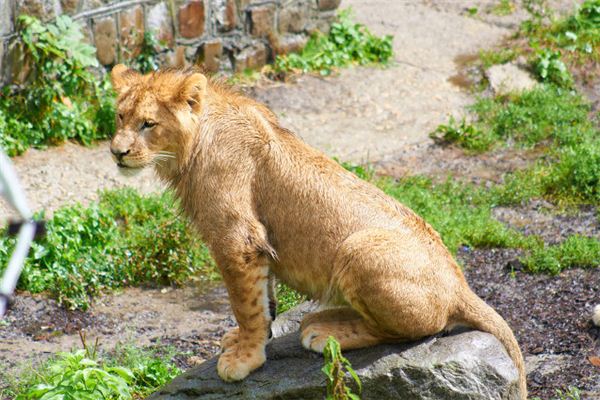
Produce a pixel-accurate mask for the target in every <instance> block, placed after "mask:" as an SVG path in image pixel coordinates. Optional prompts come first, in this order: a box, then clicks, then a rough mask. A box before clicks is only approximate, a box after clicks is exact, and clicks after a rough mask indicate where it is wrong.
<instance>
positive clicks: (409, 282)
mask: <svg viewBox="0 0 600 400" xmlns="http://www.w3.org/2000/svg"><path fill="white" fill-rule="evenodd" d="M112 81H113V85H114V87H115V89H116V91H117V93H118V105H117V108H118V121H117V122H118V123H117V132H116V133H115V136H114V138H113V139H112V142H111V145H110V150H111V152H112V153H113V155H114V159H115V161H116V163H117V165H118V166H119V167H120V168H122V169H123V170H127V171H131V170H135V169H139V168H143V167H146V166H150V165H152V166H154V168H155V169H156V172H157V174H158V175H159V176H160V177H161V178H162V179H164V180H165V181H166V182H167V183H168V184H169V185H170V186H171V187H172V188H173V190H174V191H175V193H176V194H177V196H178V197H179V199H180V200H181V204H182V207H183V209H184V211H185V213H186V214H187V216H188V217H189V218H190V220H191V221H192V222H193V224H194V226H195V227H196V228H197V230H198V231H199V232H200V234H201V235H202V238H203V239H204V240H205V241H206V243H207V245H208V246H209V247H210V249H211V252H212V255H213V257H214V259H215V260H216V262H217V264H218V266H219V268H220V270H221V273H222V275H223V280H224V282H225V285H226V286H227V290H228V292H229V299H230V302H231V307H232V309H233V312H234V314H235V318H236V320H237V322H238V325H239V328H236V329H234V330H232V331H230V332H228V333H227V334H226V335H225V336H224V337H223V340H222V348H223V353H222V354H221V356H220V358H219V362H218V373H219V375H220V376H221V378H223V379H224V380H226V381H237V380H241V379H244V378H245V377H246V376H247V375H248V374H249V373H250V372H251V371H252V370H254V369H256V368H258V367H260V366H261V365H262V364H263V363H264V362H265V359H266V357H265V344H266V342H267V339H268V336H269V327H270V324H271V315H270V313H269V292H270V285H269V276H270V274H274V275H275V276H276V277H277V278H278V279H280V280H281V281H283V282H285V283H287V284H288V285H289V286H291V287H293V288H295V289H296V290H298V291H300V292H302V293H305V294H307V295H308V296H310V297H312V298H313V299H317V300H319V301H321V302H322V303H323V304H328V305H330V306H335V308H332V309H327V310H325V311H320V312H317V313H313V314H311V315H309V316H307V317H306V318H305V319H304V321H303V324H302V328H301V329H302V332H301V336H302V344H303V345H304V347H306V348H307V349H311V350H314V351H317V352H321V351H322V350H323V347H324V345H325V342H326V340H327V337H328V336H329V335H332V336H335V337H336V338H337V339H338V341H339V342H340V344H341V346H342V348H343V349H355V348H360V347H365V346H372V345H375V344H377V343H382V342H393V341H407V340H416V339H419V338H422V337H425V336H429V335H434V334H436V333H438V332H440V331H442V330H444V329H447V328H450V327H452V326H455V325H466V326H470V327H473V328H475V329H480V330H483V331H486V332H490V333H492V334H494V335H495V336H496V337H497V338H498V339H499V340H500V341H501V342H502V344H503V345H504V346H505V348H506V350H507V351H508V354H509V355H510V356H511V358H512V359H513V361H514V363H515V364H516V366H517V368H518V370H519V374H520V378H519V379H520V381H519V382H520V384H519V388H518V389H519V390H520V394H521V397H522V398H523V399H525V398H526V387H525V371H524V368H523V358H522V356H521V351H520V350H519V346H518V344H517V342H516V340H515V337H514V336H513V333H512V331H511V329H510V328H509V326H508V325H507V324H506V322H505V321H504V320H503V319H502V317H500V316H499V315H498V314H497V313H496V312H495V311H494V310H493V309H492V308H490V307H489V306H488V305H486V304H485V303H484V302H483V301H482V300H481V299H480V298H479V297H477V296H476V295H475V294H474V293H473V292H472V291H471V290H470V289H469V287H468V285H467V283H466V281H465V279H464V277H463V274H462V273H461V270H460V269H459V267H458V266H457V264H456V262H455V261H454V260H453V258H452V256H451V255H450V253H449V252H448V250H447V249H446V247H445V246H444V244H443V243H442V241H441V239H440V236H439V235H438V234H437V233H436V232H435V231H434V230H433V229H432V228H431V226H430V225H428V224H427V223H426V222H425V221H423V219H421V218H420V217H419V216H417V215H416V214H415V213H414V212H412V211H411V210H410V209H408V208H407V207H405V206H403V205H402V204H400V203H398V202H396V201H395V200H394V199H392V198H390V197H389V196H387V195H386V194H384V193H383V192H382V191H381V190H379V189H378V188H376V187H375V186H373V185H371V184H370V183H368V182H364V181H362V180H360V179H359V178H357V177H356V176H354V175H353V174H352V173H350V172H348V171H346V170H344V168H342V167H340V166H339V165H338V164H337V163H336V162H334V161H332V160H331V159H329V158H327V157H326V156H325V155H324V154H322V153H321V152H319V151H317V150H315V149H313V148H311V147H310V146H308V145H307V144H305V143H304V142H303V141H302V140H300V139H299V138H298V137H297V136H295V135H294V134H293V133H291V132H290V131H288V130H287V129H285V128H283V127H281V126H280V125H279V123H278V121H277V118H276V116H275V115H274V114H273V113H272V112H271V111H269V110H268V109H267V108H266V107H265V106H264V105H262V104H259V103H257V102H255V101H253V100H251V99H248V98H246V97H243V96H242V95H239V94H237V93H234V92H232V91H231V90H229V89H227V88H226V87H224V86H223V85H220V84H217V83H213V82H210V81H208V80H207V79H206V77H205V76H204V75H202V74H200V73H197V72H194V71H158V72H154V73H151V74H148V75H141V74H139V73H137V72H135V71H133V70H130V69H127V67H125V66H123V65H117V66H115V67H114V69H113V71H112Z"/></svg>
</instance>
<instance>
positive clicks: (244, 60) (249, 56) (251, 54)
mask: <svg viewBox="0 0 600 400" xmlns="http://www.w3.org/2000/svg"><path fill="white" fill-rule="evenodd" d="M266 63H267V48H266V46H265V45H264V44H263V43H256V44H254V45H252V46H248V47H246V48H245V49H243V50H242V51H240V52H239V53H238V54H237V55H236V56H235V72H244V70H246V69H258V68H260V67H262V66H263V65H265V64H266Z"/></svg>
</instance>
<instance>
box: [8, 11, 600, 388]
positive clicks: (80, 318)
mask: <svg viewBox="0 0 600 400" xmlns="http://www.w3.org/2000/svg"><path fill="white" fill-rule="evenodd" d="M495 3H496V2H495V1H493V0H489V1H466V0H456V1H453V2H446V1H444V2H441V1H433V0H430V1H428V0H414V1H395V0H375V1H369V2H363V1H359V0H344V1H343V3H342V7H344V6H352V7H353V8H354V11H355V15H356V19H357V20H359V21H361V22H364V23H365V24H367V25H368V26H369V27H370V28H371V29H372V30H373V31H375V32H376V33H378V34H394V35H395V39H394V49H395V53H396V63H395V64H394V65H393V66H391V67H389V68H386V69H379V68H351V69H348V70H344V71H341V73H340V74H339V75H338V76H335V77H331V78H326V79H324V78H319V77H312V76H304V77H301V78H300V79H299V80H298V82H296V83H295V84H274V83H271V84H268V85H263V84H260V85H258V86H257V87H254V88H251V89H250V90H249V91H250V94H251V95H252V96H254V97H256V98H257V99H259V100H261V101H263V102H265V103H266V104H268V105H269V106H270V107H271V108H273V109H274V111H275V112H276V113H277V114H278V115H279V117H280V119H281V120H282V123H283V124H284V125H285V126H287V127H289V128H291V129H292V130H294V131H296V132H297V133H298V134H299V135H300V136H302V137H303V138H304V140H306V141H307V142H308V143H309V144H311V145H314V146H316V147H318V148H320V149H321V150H323V151H325V152H326V153H327V154H329V155H331V156H337V157H339V158H340V159H342V160H348V161H353V162H361V161H362V162H366V161H368V162H371V163H373V164H374V165H375V166H376V168H377V171H378V172H379V173H382V174H387V175H391V176H395V177H399V176H404V175H410V174H417V173H420V174H427V175H431V176H433V177H434V178H437V179H444V178H445V177H446V176H447V175H448V174H449V173H450V174H453V175H454V176H458V177H460V178H464V179H466V180H469V181H473V182H478V183H482V182H484V183H485V182H492V181H498V180H499V179H500V178H499V177H500V176H501V175H502V173H504V172H508V171H513V170H516V169H521V168H523V167H524V166H526V165H527V164H529V163H530V162H531V161H532V160H534V159H535V158H536V156H537V154H536V153H535V152H515V151H512V150H501V151H497V152H494V153H491V154H485V155H481V156H476V157H475V156H466V155H465V154H463V152H462V151H460V150H458V149H454V148H442V147H439V146H437V145H434V144H433V143H432V142H431V140H430V139H429V138H428V134H429V132H430V131H431V130H433V129H434V128H435V127H436V126H437V125H438V124H440V123H443V122H445V121H446V120H447V117H448V115H449V114H455V115H459V114H461V113H462V110H463V108H464V106H466V105H467V104H469V103H470V102H471V101H473V97H472V95H471V94H470V93H469V92H467V91H465V90H464V89H463V88H461V87H459V86H456V85H454V84H453V83H452V82H451V79H450V78H451V77H452V76H455V75H456V74H457V73H458V69H459V68H460V65H459V64H460V63H457V62H456V60H457V59H460V57H461V56H464V55H472V54H476V53H477V51H478V50H479V49H482V48H488V47H490V46H492V45H494V44H497V43H500V42H501V40H502V38H503V37H504V36H505V35H507V34H509V33H510V32H511V31H512V30H514V29H515V28H516V26H517V24H518V23H519V22H520V21H521V20H522V19H523V18H525V14H524V12H523V11H522V10H518V11H517V12H516V13H514V14H512V15H509V16H506V17H498V16H494V15H491V14H489V13H486V12H484V11H485V10H488V9H489V8H490V7H491V6H492V5H493V4H495ZM555 3H556V4H555V5H556V6H557V7H559V8H562V9H565V8H566V7H571V5H572V2H571V1H558V2H555ZM473 6H477V7H478V8H479V9H480V10H482V11H480V12H479V14H478V16H477V17H475V18H473V17H470V16H468V13H467V11H466V10H467V8H469V7H473ZM441 38H443V40H441ZM14 161H15V164H16V168H17V170H18V173H19V175H20V176H21V177H22V180H23V185H24V186H25V188H26V190H27V192H28V196H29V198H30V199H31V201H32V204H33V206H34V208H35V209H46V210H48V211H49V212H51V211H52V210H54V209H56V208H57V207H60V206H61V205H64V204H69V203H72V202H74V201H79V202H84V203H85V202H89V201H91V200H94V199H95V198H96V196H97V195H96V192H97V190H99V189H110V188H115V187H121V186H126V185H128V186H135V187H137V188H138V189H140V190H141V191H143V192H151V191H157V190H161V189H162V187H161V185H160V183H159V182H157V181H156V179H155V178H154V177H153V174H152V173H151V172H149V171H148V172H146V173H144V174H143V175H142V176H137V177H135V178H134V179H126V178H124V177H122V176H120V175H118V173H117V170H116V167H115V166H114V164H113V162H112V160H111V159H110V157H109V152H108V148H107V143H106V142H104V143H100V144H98V146H96V147H92V148H82V147H80V146H77V145H74V144H67V145H65V146H62V147H59V148H51V149H48V150H44V151H29V152H27V153H26V154H25V155H23V156H21V157H17V158H16V159H15V160H14ZM494 213H495V214H494V215H495V216H496V218H498V219H499V220H501V221H503V222H505V223H507V224H509V225H511V226H514V227H516V228H517V229H521V230H522V231H523V232H525V233H528V234H540V235H542V237H543V238H544V240H545V241H547V242H548V243H556V242H558V241H560V240H562V239H564V238H565V237H566V235H568V234H572V233H580V234H584V235H588V236H595V237H599V236H600V226H599V222H598V219H597V218H596V217H595V216H596V215H597V212H596V210H595V209H592V208H589V209H581V210H580V211H579V212H578V213H576V214H571V215H563V214H560V213H557V211H556V210H555V209H554V208H553V207H552V206H551V205H549V204H546V203H544V202H532V203H531V204H526V205H523V206H522V207H519V208H498V209H496V210H495V211H494ZM8 216H10V212H9V211H8V210H7V209H6V208H3V206H2V205H1V204H0V225H3V220H4V219H5V218H7V217H8ZM518 256H519V254H518V253H517V252H515V251H512V250H498V249H487V250H476V251H472V250H470V249H467V248H465V249H462V250H461V252H460V254H459V258H460V260H461V261H462V263H463V265H465V267H466V270H465V271H466V275H467V278H468V280H469V283H470V284H471V285H472V286H473V288H474V289H475V291H476V292H477V293H478V294H479V295H480V296H482V297H483V298H484V299H485V300H486V301H487V302H489V303H490V304H491V305H492V306H494V307H495V308H496V309H497V310H498V311H499V312H500V313H501V314H502V315H503V316H504V317H505V318H506V319H507V320H508V321H509V323H510V324H511V326H513V327H514V329H515V333H516V335H517V338H518V340H519V342H520V344H521V345H522V348H523V350H524V353H525V356H526V360H527V365H528V369H529V370H530V374H529V386H530V388H531V395H537V396H540V397H542V398H543V399H548V398H551V397H552V395H554V391H555V389H559V388H560V389H564V388H565V387H566V386H568V385H573V386H578V387H579V388H581V389H584V390H586V391H587V393H586V395H585V396H586V397H583V398H585V399H594V398H600V383H599V380H598V379H597V377H598V376H599V374H600V368H598V367H595V366H593V365H592V364H591V363H590V362H589V359H588V357H590V356H592V355H596V356H600V331H599V330H598V329H597V328H593V327H592V326H591V324H590V322H589V316H590V314H591V307H592V306H593V305H594V304H598V303H600V293H599V291H598V282H600V270H598V269H595V270H590V271H584V270H571V271H567V272H565V273H562V274H561V275H559V276H556V277H551V276H545V275H535V276H532V275H528V274H525V273H523V272H522V271H521V270H520V264H519V262H518ZM233 325H234V320H233V318H232V315H231V312H230V309H229V306H228V303H227V298H226V292H225V290H224V289H223V288H222V287H220V286H218V285H217V286H214V287H203V288H198V287H194V286H190V287H186V288H180V289H172V288H165V289H162V290H161V289H141V288H131V289H125V290H123V291H121V292H119V293H116V294H111V295H107V296H104V297H102V298H101V299H99V300H97V301H96V303H95V304H94V305H93V306H92V308H91V309H90V310H89V311H87V312H85V313H83V312H69V311H65V310H63V309H62V308H60V307H58V306H57V305H56V303H55V302H54V301H53V300H49V299H46V298H44V297H43V296H31V295H28V294H25V293H19V295H18V296H17V297H16V299H15V302H14V304H13V307H12V309H11V311H10V314H9V315H8V318H7V319H5V320H4V321H2V322H0V364H2V365H4V366H8V368H11V369H14V370H15V371H17V370H18V369H19V368H21V367H22V366H23V365H26V364H27V363H29V362H31V361H33V362H35V361H36V360H39V359H44V358H46V357H47V356H48V355H50V354H53V353H55V352H57V351H64V350H69V349H71V348H72V347H78V346H79V334H78V331H79V330H84V331H86V332H87V334H88V338H89V339H88V340H93V339H94V338H95V337H98V338H99V342H100V345H101V347H102V348H103V349H105V350H109V349H111V348H112V347H113V346H114V345H115V344H116V343H118V342H127V341H130V342H133V343H135V344H136V345H140V346H150V347H153V346H161V345H164V344H171V345H173V346H175V347H176V348H177V349H178V350H179V351H181V352H182V354H181V355H180V356H178V358H177V362H178V363H179V365H180V366H182V367H184V368H187V367H190V366H192V365H195V364H197V363H199V362H202V360H204V359H206V358H209V357H211V356H212V355H214V354H216V352H217V350H218V341H219V339H220V337H221V335H222V334H223V333H224V332H225V331H226V330H227V329H229V328H230V327H231V326H233ZM23 363H25V364H23ZM1 384H2V383H1V382H0V385H1Z"/></svg>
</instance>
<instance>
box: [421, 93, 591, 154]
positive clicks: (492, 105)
mask: <svg viewBox="0 0 600 400" xmlns="http://www.w3.org/2000/svg"><path fill="white" fill-rule="evenodd" d="M468 110H469V111H470V112H471V113H472V115H473V117H474V120H473V122H471V123H467V122H465V120H461V122H456V120H453V119H451V120H450V123H449V124H448V125H441V126H440V127H438V128H437V129H436V131H434V132H433V133H432V134H431V136H432V137H433V138H434V139H436V140H441V141H446V142H454V143H457V144H458V145H460V146H461V147H464V148H465V149H467V150H472V151H475V152H481V151H485V150H490V149H492V148H493V147H494V146H497V145H499V144H501V143H507V142H508V143H514V144H517V145H520V146H522V147H533V146H535V145H536V144H539V143H541V142H543V141H546V140H552V141H554V142H555V143H556V144H558V145H571V144H577V143H583V142H585V141H586V140H588V139H591V138H593V137H596V136H597V135H598V130H597V129H596V128H595V127H594V125H593V124H592V121H590V119H589V118H588V114H589V112H590V105H589V103H588V102H587V101H586V100H585V99H584V98H583V97H582V96H581V95H579V94H577V93H575V92H573V91H570V90H566V89H562V88H559V87H556V86H554V85H541V86H540V87H538V88H535V89H533V90H530V91H526V92H523V93H517V94H513V95H509V96H501V97H494V98H486V97H481V98H479V99H478V100H477V102H475V104H473V105H472V106H470V107H468Z"/></svg>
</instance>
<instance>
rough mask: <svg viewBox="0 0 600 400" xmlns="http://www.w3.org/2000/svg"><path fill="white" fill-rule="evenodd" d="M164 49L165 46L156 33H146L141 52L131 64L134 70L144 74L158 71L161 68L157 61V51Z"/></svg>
mask: <svg viewBox="0 0 600 400" xmlns="http://www.w3.org/2000/svg"><path fill="white" fill-rule="evenodd" d="M162 47H164V45H163V44H162V43H161V42H160V41H159V40H158V38H157V37H156V34H155V33H154V32H152V31H146V32H144V34H143V38H142V40H141V46H140V50H139V52H138V53H137V55H136V56H135V57H134V58H133V59H132V60H131V62H130V63H129V64H130V65H131V67H132V68H134V69H136V70H138V71H140V72H142V73H144V74H145V73H148V72H152V71H156V70H157V69H158V67H159V64H158V59H157V56H158V53H159V51H158V50H157V49H161V48H162Z"/></svg>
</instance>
